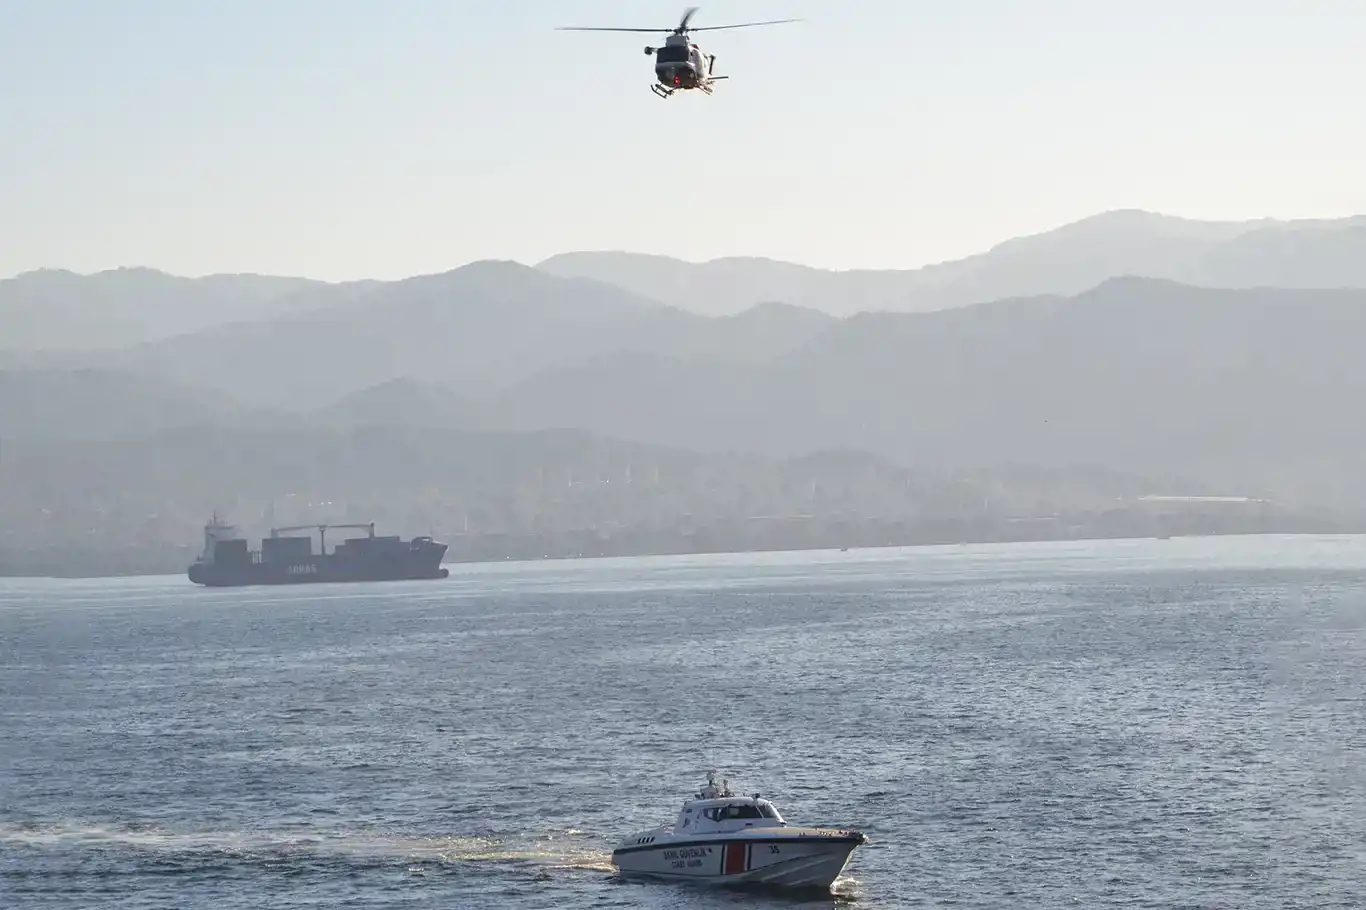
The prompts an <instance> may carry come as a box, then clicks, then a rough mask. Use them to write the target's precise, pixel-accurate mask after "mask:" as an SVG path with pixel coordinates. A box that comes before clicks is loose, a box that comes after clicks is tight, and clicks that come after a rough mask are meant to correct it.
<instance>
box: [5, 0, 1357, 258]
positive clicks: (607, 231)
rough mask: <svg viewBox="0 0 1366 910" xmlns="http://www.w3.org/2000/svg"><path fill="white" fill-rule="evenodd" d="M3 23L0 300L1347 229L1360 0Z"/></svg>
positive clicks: (509, 8)
mask: <svg viewBox="0 0 1366 910" xmlns="http://www.w3.org/2000/svg"><path fill="white" fill-rule="evenodd" d="M684 5H685V4H683V3H673V2H670V3H662V2H656V0H631V2H627V0H615V2H607V0H557V2H553V3H552V2H549V0H523V2H518V3H509V4H498V3H491V2H487V0H486V2H482V3H478V4H475V3H466V2H458V0H383V2H377V0H369V2H364V3H362V2H358V0H234V2H227V0H217V2H208V0H159V2H154V0H116V2H115V0H0V131H2V132H0V213H2V214H0V275H11V274H14V273H16V272H20V271H24V270H27V269H31V268H37V267H44V266H48V267H65V268H71V269H75V270H77V271H92V270H97V269H102V268H109V267H114V266H119V265H147V266H153V267H157V268H162V269H166V270H168V271H172V272H177V273H181V274H191V275H197V274H204V273H207V272H216V271H257V272H271V273H288V274H301V275H308V276H311V277H317V278H328V279H341V278H354V277H376V278H396V277H402V276H406V275H410V274H415V273H422V272H433V271H442V270H445V269H448V268H452V267H454V266H457V265H460V264H463V263H465V262H468V261H470V260H473V259H480V258H509V259H517V260H520V261H523V262H535V261H537V260H539V259H541V258H543V257H545V256H548V255H551V254H553V253H556V252H561V251H566V250H579V249H629V250H637V251H645V252H660V253H670V254H674V255H678V256H681V257H683V258H688V259H704V258H711V257H715V256H724V255H762V256H772V257H775V258H780V259H790V260H796V261H801V262H807V263H810V264H812V265H820V266H828V267H836V268H849V267H911V266H916V265H921V264H924V263H927V262H934V261H939V260H943V259H947V258H956V257H959V256H963V255H967V254H971V253H974V252H978V251H980V250H982V249H984V248H985V247H987V246H989V245H991V244H993V243H996V242H998V241H1000V240H1003V239H1005V238H1008V237H1011V236H1014V235H1018V234H1023V233H1033V232H1036V231H1040V230H1045V229H1048V228H1051V227H1054V226H1056V225H1058V224H1061V223H1064V222H1067V221H1072V220H1076V219H1078V218H1082V217H1085V216H1087V215H1090V214H1093V213H1096V212H1098V211H1102V210H1106V209H1113V208H1144V209H1149V210H1153V211H1162V212H1166V213H1170V214H1178V215H1185V216H1190V217H1198V218H1236V219H1243V218H1253V217H1261V216H1275V217H1334V216H1341V215H1347V214H1352V213H1360V212H1366V164H1363V162H1366V118H1363V116H1362V102H1361V88H1362V86H1363V85H1366V55H1364V54H1362V52H1361V48H1362V46H1363V42H1366V3H1362V2H1361V0H1294V2H1284V0H1280V2H1275V3H1272V2H1265V0H1183V2H1174V0H1145V2H1124V0H1115V2H1093V0H1086V2H1081V0H1078V2H1072V3H1064V2H1058V0H975V2H967V3H962V4H956V3H945V2H942V0H934V2H926V0H862V2H860V0H849V2H842V3H834V2H825V3H817V2H814V0H745V2H738V0H732V2H724V3H723V2H715V3H710V4H705V3H704V4H702V9H701V12H700V13H698V16H697V18H696V19H695V20H694V24H695V25H699V26H701V25H707V24H721V23H723V22H732V21H737V20H741V21H743V20H748V19H768V18H783V17H787V16H798V17H802V18H804V19H805V20H806V21H805V22H802V23H799V24H795V25H782V26H775V27H772V28H765V29H752V30H738V31H731V32H718V33H715V34H714V35H710V36H709V35H707V34H705V33H704V34H702V35H700V36H699V39H700V43H701V44H702V46H703V48H704V49H706V50H709V51H711V52H713V53H716V54H717V55H718V60H717V72H718V73H726V74H729V75H730V76H731V77H732V78H731V79H730V80H729V81H728V82H724V83H721V84H720V85H719V86H718V89H717V92H716V94H715V95H713V96H711V97H709V98H708V97H705V96H700V95H686V96H685V95H679V96H677V97H675V98H672V99H669V100H668V101H661V100H660V99H658V98H656V97H655V96H654V95H652V94H651V93H650V91H649V89H648V85H649V83H650V81H651V79H652V60H651V59H650V58H649V57H646V56H645V55H644V54H643V53H642V50H641V49H642V47H643V46H644V45H645V44H646V43H647V42H648V41H651V40H652V39H651V38H650V37H649V36H644V35H629V34H625V35H613V34H591V33H589V34H576V33H566V32H556V31H553V28H554V27H555V26H557V25H624V26H635V25H642V26H653V25H656V24H657V25H660V26H668V25H670V24H672V23H673V22H676V21H677V18H678V16H679V14H680V12H681V9H682V7H683V6H684Z"/></svg>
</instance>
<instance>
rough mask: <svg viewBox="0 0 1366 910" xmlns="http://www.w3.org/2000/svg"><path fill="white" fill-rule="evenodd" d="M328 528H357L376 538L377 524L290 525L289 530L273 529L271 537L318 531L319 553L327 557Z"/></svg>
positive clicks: (371, 522) (370, 522)
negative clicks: (296, 532)
mask: <svg viewBox="0 0 1366 910" xmlns="http://www.w3.org/2000/svg"><path fill="white" fill-rule="evenodd" d="M328 528H357V529H360V530H362V531H367V532H369V534H370V536H371V537H374V536H375V523H374V522H373V521H369V522H361V523H359V524H339V525H329V524H318V525H290V526H289V527H287V528H271V529H270V536H271V537H279V536H280V535H281V534H287V533H289V532H290V531H314V530H316V531H317V532H318V552H319V553H321V554H322V555H324V556H326V555H327V529H328Z"/></svg>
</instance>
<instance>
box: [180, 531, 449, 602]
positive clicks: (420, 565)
mask: <svg viewBox="0 0 1366 910" xmlns="http://www.w3.org/2000/svg"><path fill="white" fill-rule="evenodd" d="M336 527H360V528H364V529H366V530H367V531H369V536H368V537H361V538H356V539H351V540H345V541H343V542H341V543H339V544H337V546H336V548H335V550H334V551H333V552H331V553H328V552H327V537H326V534H327V531H328V529H329V528H336ZM305 529H308V530H317V531H318V532H319V540H320V546H319V550H320V552H318V553H314V552H313V546H312V539H311V538H310V537H286V536H280V535H281V533H282V532H288V531H299V530H305ZM204 544H205V545H204V554H203V555H202V556H200V557H199V559H197V560H196V561H195V562H194V564H193V565H191V566H190V568H189V570H188V572H187V573H186V574H187V575H188V576H189V579H190V581H192V582H194V583H195V584H198V585H205V586H207V587H213V588H235V587H244V586H247V585H306V584H320V583H325V582H363V581H416V580H420V579H436V578H446V577H448V576H449V575H450V572H449V571H448V570H447V569H444V568H442V566H441V560H442V558H443V557H444V556H445V555H446V549H447V547H446V544H444V543H440V542H438V541H435V540H432V539H431V538H430V537H415V538H413V539H412V540H407V541H405V540H402V539H400V538H398V537H376V536H375V529H374V525H373V524H365V525H330V526H329V525H310V526H306V527H302V528H281V529H275V530H272V531H271V535H270V536H269V537H267V538H265V539H263V540H262V541H261V549H260V550H248V549H247V542H246V541H245V540H243V539H242V538H240V537H237V536H236V535H235V533H234V529H233V528H232V527H231V526H229V525H223V524H219V523H218V520H217V517H215V518H214V520H213V521H212V522H210V523H209V524H208V525H206V526H205V528H204Z"/></svg>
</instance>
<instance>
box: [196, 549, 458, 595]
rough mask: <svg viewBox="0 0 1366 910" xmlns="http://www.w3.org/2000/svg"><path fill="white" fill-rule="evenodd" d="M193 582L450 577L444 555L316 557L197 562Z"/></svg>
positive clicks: (236, 584)
mask: <svg viewBox="0 0 1366 910" xmlns="http://www.w3.org/2000/svg"><path fill="white" fill-rule="evenodd" d="M186 574H187V575H188V576H189V579H190V581H192V582H194V583H195V584H197V585H204V586H205V587H209V588H241V587H248V586H251V585H309V584H328V583H339V582H374V581H421V580H431V579H438V578H446V577H448V576H449V575H450V571H449V570H448V569H445V568H443V567H442V565H441V555H436V556H435V558H431V557H429V558H427V559H422V560H416V559H405V560H374V561H370V560H341V559H336V558H335V557H332V556H325V557H317V556H315V557H313V558H312V559H303V560H297V561H291V562H288V563H281V564H272V563H252V564H249V565H237V566H234V565H216V564H214V563H207V562H197V563H195V564H194V565H192V566H190V568H189V571H188V572H187V573H186Z"/></svg>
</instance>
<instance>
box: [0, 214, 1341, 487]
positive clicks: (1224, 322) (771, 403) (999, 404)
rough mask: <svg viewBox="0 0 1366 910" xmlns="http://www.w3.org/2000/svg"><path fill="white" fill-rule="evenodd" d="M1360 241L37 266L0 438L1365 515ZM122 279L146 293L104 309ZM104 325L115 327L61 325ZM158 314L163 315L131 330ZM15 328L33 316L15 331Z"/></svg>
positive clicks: (1111, 223)
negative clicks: (322, 269) (947, 476)
mask: <svg viewBox="0 0 1366 910" xmlns="http://www.w3.org/2000/svg"><path fill="white" fill-rule="evenodd" d="M1364 244H1366V219H1363V218H1354V219H1343V220H1340V221H1329V222H1271V221H1267V222H1249V223H1243V224H1221V223H1207V222H1194V221H1186V220H1182V219H1174V218H1168V217H1166V216H1156V215H1150V214H1147V213H1136V212H1118V213H1109V214H1106V215H1102V216H1097V217H1096V218H1092V219H1087V220H1085V221H1083V222H1078V223H1077V224H1074V225H1069V226H1066V227H1063V228H1060V229H1058V230H1057V231H1053V232H1050V233H1048V234H1044V235H1039V236H1036V237H1028V238H1021V239H1019V240H1016V241H1011V242H1009V243H1006V244H1002V245H1001V246H998V247H996V248H995V249H993V250H991V251H988V252H986V253H983V254H982V255H981V256H977V257H971V258H970V259H967V260H962V261H960V262H957V263H949V264H945V265H942V266H933V267H929V268H927V269H920V270H912V271H900V272H896V271H892V272H850V273H837V272H822V271H819V270H814V269H806V268H804V267H801V266H792V265H789V264H783V263H772V262H767V261H764V260H725V261H722V262H720V263H719V264H718V263H708V264H701V265H692V264H687V263H679V262H677V261H668V260H658V259H651V258H641V257H631V256H627V257H624V258H623V257H622V256H619V255H617V254H582V255H580V254H576V255H572V256H567V257H557V258H555V259H552V260H550V261H548V262H545V263H542V264H541V265H540V266H539V267H535V268H533V267H529V266H525V265H520V264H518V263H515V262H500V261H486V262H478V263H473V264H471V265H468V266H465V267H462V268H459V269H455V270H453V271H450V272H446V273H441V274H436V275H427V276H419V277H416V278H411V279H407V280H403V281H396V282H354V283H349V284H342V285H336V284H326V283H322V282H312V281H305V280H302V279H275V278H268V277H260V276H218V277H214V278H206V279H179V278H172V277H171V276H163V275H160V273H155V272H150V271H148V270H141V269H129V270H120V271H116V272H113V273H101V274H100V275H95V276H84V277H81V276H72V275H70V274H69V273H30V274H29V275H26V276H20V277H19V278H16V279H12V280H11V281H10V282H7V283H5V284H4V285H3V286H0V319H3V320H5V321H4V323H3V324H4V325H5V326H6V327H7V330H6V332H5V334H4V335H3V338H2V339H0V345H3V347H4V348H5V349H6V350H5V352H4V354H3V355H0V356H3V361H0V428H3V432H4V435H5V436H6V437H8V438H11V439H12V438H28V439H46V440H68V441H74V440H81V439H87V440H93V439H115V438H135V437H139V436H145V435H146V434H148V433H155V432H160V431H165V430H169V429H176V428H185V427H196V426H197V427H235V428H254V429H259V430H262V431H279V430H283V429H287V428H290V427H296V426H300V425H305V426H312V427H362V426H390V427H395V428H396V427H429V428H442V429H459V430H461V431H463V432H474V433H525V432H533V431H540V430H547V429H567V430H576V431H585V432H589V433H592V434H598V435H600V436H603V437H612V438H616V439H620V440H628V441H631V442H634V443H641V444H651V445H659V446H669V447H675V448H680V449H687V450H691V451H696V452H713V453H720V452H745V453H753V454H756V455H761V456H763V457H769V458H789V457H796V456H801V455H803V454H805V453H810V452H814V451H822V450H827V449H830V448H839V449H845V450H858V451H862V452H866V453H870V454H873V455H876V456H877V457H880V458H883V459H886V460H888V461H890V462H892V463H895V464H898V465H902V466H906V467H910V468H924V469H933V470H937V471H944V470H950V471H951V470H956V469H961V470H975V469H991V470H1000V469H1006V468H1009V467H1012V466H1019V467H1022V468H1028V469H1030V470H1037V469H1049V470H1052V469H1058V470H1074V469H1079V468H1080V467H1082V466H1096V465H1101V466H1106V467H1108V468H1113V469H1115V470H1121V471H1127V472H1137V473H1144V472H1178V473H1180V474H1182V476H1186V477H1190V478H1192V479H1193V480H1194V481H1195V482H1198V483H1200V484H1204V485H1205V488H1207V489H1214V488H1216V487H1217V488H1220V489H1225V490H1231V491H1238V490H1257V491H1263V492H1268V491H1269V492H1273V493H1275V494H1276V495H1282V496H1284V495H1294V496H1303V497H1310V498H1317V499H1318V500H1321V501H1328V500H1333V499H1335V498H1337V499H1340V498H1341V497H1344V496H1362V498H1363V501H1366V493H1363V490H1366V482H1363V481H1362V480H1360V479H1359V476H1360V475H1361V472H1360V471H1359V470H1358V469H1357V467H1356V465H1357V463H1358V461H1359V459H1360V452H1361V451H1362V450H1363V446H1366V424H1363V423H1362V422H1361V421H1357V420H1355V419H1352V418H1351V417H1350V415H1352V414H1354V413H1355V407H1356V403H1357V402H1358V401H1360V400H1361V397H1362V394H1363V392H1366V359H1363V358H1362V357H1361V355H1360V350H1359V349H1360V346H1361V342H1360V339H1362V338H1363V337H1366V245H1364ZM1354 251H1355V252H1354ZM613 263H617V264H621V263H626V265H622V266H621V267H620V268H616V267H615V266H613ZM590 266H591V267H590ZM656 267H658V268H660V269H664V270H665V272H667V273H668V277H667V280H665V281H664V283H663V284H657V283H655V279H654V278H652V277H651V276H652V275H659V274H664V273H663V272H657V271H651V270H652V269H656ZM766 270H767V271H766ZM589 273H593V274H589ZM1145 273H1146V274H1145ZM1158 273H1162V274H1158ZM765 275H768V276H769V277H765ZM1173 275H1175V276H1177V277H1172V276H1173ZM689 276H691V277H689ZM1197 279H1198V280H1197ZM34 282H38V283H39V284H43V286H45V287H48V288H56V287H65V288H67V289H68V292H64V293H68V296H65V297H61V296H60V295H58V297H53V298H45V297H41V296H37V295H35V294H34V293H32V292H31V289H32V287H34V286H35V285H34ZM1215 284H1222V285H1224V286H1222V287H1218V286H1211V285H1215ZM16 287H19V288H21V289H22V288H29V290H28V291H24V292H23V293H19V294H17V296H16V292H15V288H16ZM130 287H133V288H144V289H146V288H157V289H159V290H157V291H155V293H153V292H150V291H148V292H147V293H146V296H145V297H137V296H136V295H129V294H125V293H123V292H122V291H119V292H118V293H116V290H118V289H119V288H122V289H124V290H127V288H130ZM91 288H103V290H100V291H98V292H96V291H92V290H90V289H91ZM233 288H238V290H232V289H233ZM72 289H75V290H72ZM53 293H55V292H53ZM978 298H981V299H980V300H979V299H978ZM49 299H51V300H59V301H60V305H54V306H55V312H57V314H58V317H57V318H59V320H65V321H66V322H68V323H69V328H68V330H67V331H66V334H65V335H61V336H60V338H65V339H68V340H71V339H75V338H77V337H79V336H80V335H82V333H87V334H95V335H101V338H102V342H101V344H99V345H93V344H85V345H82V344H76V343H70V344H66V343H48V342H43V343H41V344H39V343H37V342H38V341H40V340H41V339H44V338H47V339H51V338H53V337H57V334H58V333H56V331H55V329H52V328H50V327H49V328H42V330H41V331H39V328H41V326H40V323H41V322H42V320H41V319H39V318H37V317H36V316H35V314H40V313H42V312H43V311H44V307H45V306H46V304H44V303H42V301H44V300H49ZM16 300H17V301H19V309H18V310H16V309H15V301H16ZM137 300H141V301H142V302H141V303H140V304H139V303H136V301H137ZM139 306H142V307H143V309H142V310H139ZM101 308H104V310H106V311H107V313H108V314H110V319H109V321H107V322H108V325H114V324H117V326H118V327H119V328H117V330H115V329H109V328H107V325H106V323H104V322H100V321H99V320H98V319H96V320H95V322H94V325H93V326H83V325H82V323H81V319H80V318H76V317H73V316H72V315H71V314H80V313H85V312H96V311H101ZM178 308H182V309H183V310H184V312H183V313H179V315H177V316H176V318H175V319H170V317H167V319H168V321H167V322H166V323H164V324H163V323H161V322H156V321H155V318H154V317H153V316H150V315H149V316H147V320H148V322H147V323H146V324H140V323H138V322H137V319H136V318H134V317H135V316H136V314H137V313H139V312H144V313H148V314H151V313H156V312H172V311H176V310H177V309H178ZM18 311H22V312H24V313H26V314H28V315H27V316H26V317H25V320H26V321H23V322H22V326H25V327H26V328H24V329H23V331H19V332H11V331H9V330H8V327H9V326H11V325H15V324H17V323H12V322H10V321H9V320H10V316H11V315H12V314H13V313H15V312H18ZM129 314H133V315H129ZM114 316H117V317H118V318H117V319H114ZM177 320H178V321H177ZM139 325H141V335H142V337H140V338H137V339H136V340H133V341H128V338H129V337H130V336H129V333H132V334H137V329H138V326H139ZM168 325H169V326H172V327H171V328H170V329H168V328H167V327H166V326H168ZM102 327H103V328H102ZM37 348H42V349H41V350H38V349H37Z"/></svg>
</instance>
